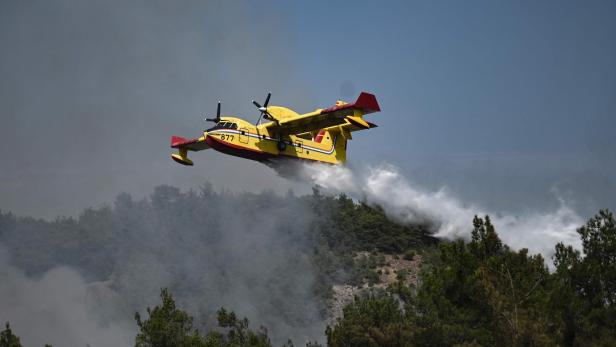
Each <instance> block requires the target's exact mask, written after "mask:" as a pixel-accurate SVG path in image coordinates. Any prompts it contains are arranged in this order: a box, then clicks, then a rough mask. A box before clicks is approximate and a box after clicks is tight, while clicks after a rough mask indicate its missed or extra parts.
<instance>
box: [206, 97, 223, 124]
mask: <svg viewBox="0 0 616 347" xmlns="http://www.w3.org/2000/svg"><path fill="white" fill-rule="evenodd" d="M205 120H206V121H207V122H214V123H218V122H220V101H219V102H218V108H217V109H216V118H206V119H205Z"/></svg>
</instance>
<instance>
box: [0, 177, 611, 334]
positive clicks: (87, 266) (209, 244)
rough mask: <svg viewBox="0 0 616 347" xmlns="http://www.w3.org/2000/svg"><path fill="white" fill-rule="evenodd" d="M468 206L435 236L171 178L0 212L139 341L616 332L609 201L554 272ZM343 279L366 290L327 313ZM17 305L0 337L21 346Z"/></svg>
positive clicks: (3, 228) (312, 201)
mask: <svg viewBox="0 0 616 347" xmlns="http://www.w3.org/2000/svg"><path fill="white" fill-rule="evenodd" d="M472 217H473V216H469V234H470V235H471V238H470V240H469V241H463V240H457V241H441V242H439V241H438V240H436V239H435V238H433V237H431V236H430V225H402V224H399V223H397V222H395V221H392V220H390V219H389V218H387V215H386V213H385V211H383V210H382V209H381V208H379V207H378V206H368V205H366V204H364V203H361V202H356V201H353V200H351V199H349V198H348V197H346V196H344V195H341V196H336V197H331V196H325V195H322V194H320V193H319V191H318V190H316V189H315V190H314V191H313V194H311V195H308V196H295V195H293V194H292V193H289V194H287V195H286V196H282V197H281V196H278V195H275V194H273V193H270V192H263V193H260V194H253V193H230V192H216V191H214V190H213V189H212V188H211V186H209V185H204V186H203V187H202V188H201V189H200V190H199V191H189V192H181V191H179V190H178V189H176V188H173V187H169V186H161V187H158V188H156V190H155V191H154V193H153V194H152V195H151V196H150V197H148V198H147V199H143V200H134V199H132V198H131V197H130V196H129V195H127V194H121V195H119V196H118V197H117V199H116V201H115V202H114V203H113V205H111V206H103V207H99V208H90V209H87V210H85V211H84V212H83V213H82V214H81V215H80V216H79V217H78V218H58V219H56V220H54V221H44V220H38V219H34V218H24V217H16V216H14V215H12V214H11V213H10V212H1V213H0V245H2V246H3V247H5V248H6V249H7V250H8V252H7V253H8V260H7V261H8V262H9V263H10V264H11V266H14V267H16V268H18V269H20V270H22V271H24V273H25V275H26V276H33V277H36V276H40V275H42V274H44V273H46V272H47V271H49V270H51V269H54V268H56V267H58V266H69V267H70V268H72V269H76V270H77V271H78V272H79V274H81V275H82V276H83V277H84V279H85V281H86V282H87V283H88V291H89V292H94V293H99V294H100V293H101V292H103V293H106V294H105V295H106V297H112V298H113V300H111V301H109V300H107V299H105V300H106V301H105V300H103V299H101V298H98V300H99V304H100V305H99V306H95V308H96V307H98V308H99V309H100V310H101V311H102V312H104V314H101V317H99V318H100V320H101V321H103V322H104V321H107V322H111V321H116V320H118V319H120V318H119V317H123V318H124V319H132V318H133V317H134V318H135V320H133V321H132V326H133V329H134V336H135V339H134V341H131V343H134V344H135V345H136V346H271V345H281V344H283V343H285V341H287V339H289V338H291V339H292V341H293V342H295V343H296V345H304V344H305V343H306V342H307V341H315V342H309V345H317V344H319V343H320V344H323V345H325V344H327V345H330V346H435V345H439V346H494V345H504V346H550V345H554V346H557V345H562V346H612V345H615V344H616V336H615V333H614V331H616V307H615V306H614V305H615V301H616V297H615V295H616V294H615V293H616V227H615V222H614V218H613V215H612V214H611V213H610V212H608V211H600V213H599V214H598V215H597V216H596V217H594V218H592V219H591V220H589V221H588V223H587V224H586V225H585V226H580V229H579V234H580V237H581V239H582V241H583V246H584V249H583V252H579V251H576V250H574V249H573V248H571V247H570V246H568V245H563V244H558V245H555V256H554V265H555V268H554V269H553V270H552V271H550V270H549V269H548V266H547V263H546V260H545V259H543V258H542V257H541V256H540V255H532V254H528V252H527V251H526V250H512V249H510V248H509V247H508V246H507V245H505V244H503V242H502V241H501V240H500V239H499V237H498V234H497V227H498V226H496V227H495V226H493V225H492V224H491V221H490V219H489V217H487V216H486V217H484V218H479V217H475V218H474V219H473V218H472ZM418 260H421V261H418ZM547 261H551V260H547ZM400 264H402V265H403V266H418V265H417V264H421V275H420V276H419V278H417V279H415V280H414V281H409V280H408V279H407V276H408V275H409V272H408V270H407V269H406V268H400V267H398V268H397V267H396V266H399V265H400ZM402 265H400V266H402ZM389 269H394V270H392V271H395V272H396V274H395V276H393V274H385V273H384V271H390V270H389ZM418 271H419V269H418ZM386 278H388V279H391V278H393V279H394V280H388V281H385V282H384V279H386ZM337 285H347V286H349V287H350V288H354V291H353V293H354V295H355V296H356V297H355V299H354V300H352V301H351V302H350V303H348V305H346V307H344V310H343V315H341V316H336V317H334V318H332V317H331V316H332V314H331V305H332V299H333V298H334V296H335V295H336V293H335V292H334V290H333V288H334V287H335V286H337ZM161 300H162V302H161ZM110 303H111V304H110ZM103 306H105V307H103ZM146 307H151V309H150V308H148V309H147V310H146ZM223 307H224V308H223ZM135 312H137V314H135ZM244 316H247V317H249V319H250V322H252V324H253V326H252V327H251V326H250V325H249V320H248V319H244V318H240V317H244ZM3 317H4V316H3ZM7 319H8V320H10V321H11V326H10V327H9V326H8V325H7V326H6V329H5V330H4V332H3V333H2V335H1V340H0V346H5V345H6V346H8V345H11V346H19V345H20V342H19V340H18V339H16V336H15V335H16V334H15V330H16V329H18V328H19V327H18V326H16V322H14V321H13V320H12V319H11V317H7ZM21 323H22V324H25V323H23V322H21ZM259 326H262V327H261V328H259ZM263 327H266V328H267V329H266V328H263ZM11 329H13V330H11ZM25 329H27V328H24V329H22V330H21V331H24V330H25ZM22 340H23V336H22ZM6 341H12V342H6ZM317 342H318V343H317ZM103 344H104V343H103ZM286 344H287V345H290V344H292V342H290V341H289V342H286ZM92 345H93V346H94V345H95V344H92Z"/></svg>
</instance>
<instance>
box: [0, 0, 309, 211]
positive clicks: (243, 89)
mask: <svg viewBox="0 0 616 347" xmlns="http://www.w3.org/2000/svg"><path fill="white" fill-rule="evenodd" d="M256 14H258V15H256ZM284 27H285V18H283V17H282V16H281V15H280V14H279V13H278V12H277V10H276V7H275V6H274V5H273V4H268V3H264V4H258V5H257V4H253V3H251V2H243V1H240V2H228V1H187V2H183V3H182V4H177V3H171V2H166V1H130V2H126V1H99V0H93V1H84V2H81V1H80V2H75V1H70V0H57V1H34V2H23V1H13V0H8V1H2V2H0V47H1V48H0V76H2V78H0V119H1V123H2V125H1V126H0V156H2V157H3V158H7V160H3V161H2V163H0V181H1V182H3V183H2V184H0V197H1V198H0V205H1V208H2V209H5V210H7V209H8V210H11V211H13V212H15V213H18V214H22V215H24V214H27V215H36V216H38V217H47V218H53V217H55V216H57V215H76V214H77V213H78V212H79V211H80V210H81V209H82V208H83V207H84V206H96V205H99V204H101V203H105V202H108V201H112V200H113V198H114V196H115V194H117V193H118V192H121V191H127V192H129V193H131V194H133V195H135V196H140V197H142V196H145V195H147V194H148V193H149V192H151V191H152V189H153V188H154V187H155V186H157V185H159V184H173V185H175V186H180V187H182V188H189V187H195V186H198V185H199V184H200V183H201V182H203V181H204V179H205V178H207V179H208V180H210V181H214V182H216V183H217V184H219V185H221V186H224V187H228V188H231V189H233V190H237V191H242V190H250V191H260V190H261V189H264V187H265V188H272V189H276V190H277V191H279V192H284V191H286V190H287V189H288V188H289V184H288V183H286V182H285V181H284V180H281V179H279V178H278V177H276V175H273V174H272V173H271V171H269V170H268V169H267V168H265V167H262V166H260V165H257V164H256V163H251V162H247V161H242V160H239V159H235V160H234V159H231V160H229V158H226V156H223V155H220V154H219V153H213V151H206V152H202V153H197V154H195V155H193V159H194V161H195V163H196V166H195V167H194V168H191V169H186V168H181V167H178V166H177V165H176V164H175V163H173V162H172V161H171V160H170V158H169V153H170V152H171V149H170V148H169V139H170V136H171V135H181V136H185V137H195V136H200V135H201V131H202V130H203V129H205V128H206V127H209V126H210V125H211V123H205V122H204V121H203V119H204V118H205V115H211V114H212V113H213V112H215V111H216V102H217V101H218V100H221V101H222V111H223V115H240V116H242V117H246V118H247V119H248V120H250V119H251V118H252V117H254V120H256V118H257V115H258V114H257V112H256V110H255V109H254V106H253V105H252V104H251V103H250V100H252V99H256V100H259V99H261V98H264V97H265V95H266V94H267V92H268V91H269V90H271V91H272V92H273V96H272V104H282V105H293V106H294V107H296V108H297V109H298V110H303V109H306V106H307V105H313V104H314V102H311V100H310V99H311V97H310V94H309V93H308V92H307V91H306V90H304V89H303V87H302V84H301V83H298V81H297V79H296V76H295V74H294V71H295V68H294V65H293V61H294V57H293V56H292V55H289V53H288V48H289V47H292V41H291V38H290V37H289V35H290V34H288V32H287V30H284ZM9 158H10V159H9ZM223 158H224V160H221V159H223ZM246 172H251V180H250V182H248V181H246V180H245V179H243V178H244V176H243V175H242V174H245V173H246Z"/></svg>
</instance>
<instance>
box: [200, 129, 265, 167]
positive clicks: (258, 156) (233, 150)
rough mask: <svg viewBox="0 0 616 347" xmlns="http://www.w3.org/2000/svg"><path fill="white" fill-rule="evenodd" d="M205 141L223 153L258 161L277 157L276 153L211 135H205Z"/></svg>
mask: <svg viewBox="0 0 616 347" xmlns="http://www.w3.org/2000/svg"><path fill="white" fill-rule="evenodd" d="M205 142H207V144H208V145H209V146H210V147H212V148H213V149H215V150H217V151H219V152H221V153H225V154H229V155H232V156H235V157H240V158H246V159H250V160H256V161H266V160H268V159H270V158H273V157H275V155H273V154H270V153H266V152H261V151H257V150H254V149H252V148H246V147H242V146H238V145H235V144H232V143H229V142H226V141H223V140H221V139H218V138H216V137H214V136H211V135H210V136H206V137H205Z"/></svg>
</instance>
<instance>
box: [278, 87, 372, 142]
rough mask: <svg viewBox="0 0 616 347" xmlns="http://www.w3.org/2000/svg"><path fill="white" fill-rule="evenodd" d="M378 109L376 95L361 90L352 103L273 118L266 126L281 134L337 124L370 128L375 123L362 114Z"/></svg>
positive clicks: (357, 128)
mask: <svg viewBox="0 0 616 347" xmlns="http://www.w3.org/2000/svg"><path fill="white" fill-rule="evenodd" d="M380 110H381V108H380V107H379V103H378V102H377V100H376V97H375V96H374V95H373V94H370V93H365V92H362V93H361V94H360V95H359V97H358V98H357V100H356V101H355V102H354V103H350V104H339V105H336V106H333V107H330V108H326V109H318V110H316V111H314V112H310V113H305V114H301V115H297V116H294V117H289V118H284V119H274V120H275V121H274V122H271V123H269V124H268V125H267V128H268V129H271V130H273V131H276V132H281V133H283V134H302V133H306V132H311V131H315V130H319V129H325V128H330V127H334V126H339V125H347V126H349V127H351V128H353V129H356V130H359V129H370V128H373V127H376V125H375V124H372V123H370V122H366V121H365V120H364V119H363V118H362V116H363V115H365V114H368V113H373V112H378V111H380Z"/></svg>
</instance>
